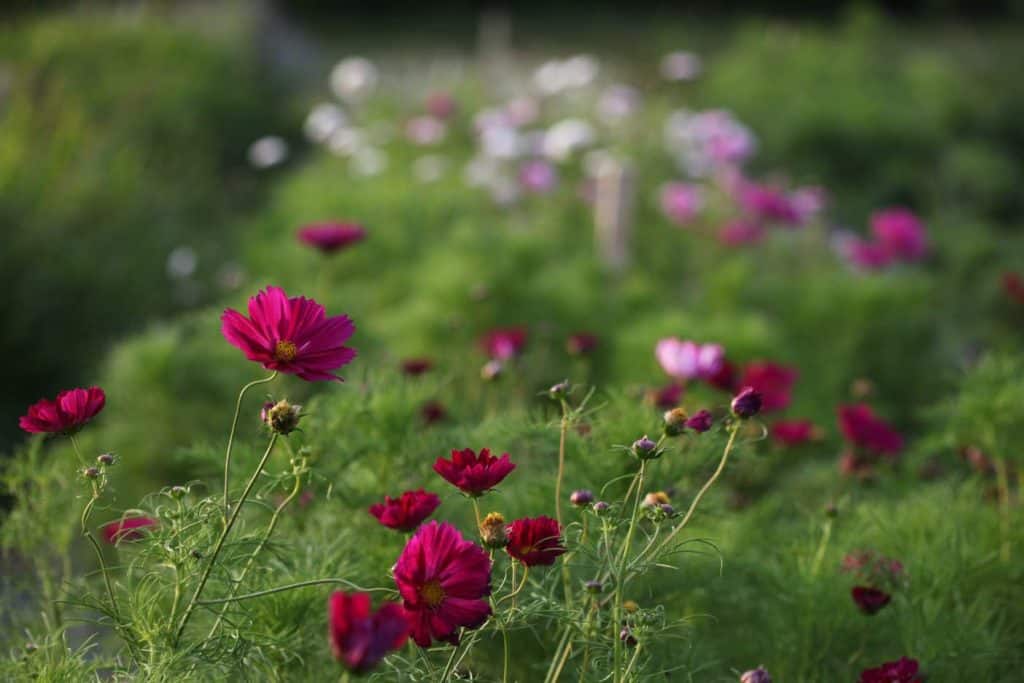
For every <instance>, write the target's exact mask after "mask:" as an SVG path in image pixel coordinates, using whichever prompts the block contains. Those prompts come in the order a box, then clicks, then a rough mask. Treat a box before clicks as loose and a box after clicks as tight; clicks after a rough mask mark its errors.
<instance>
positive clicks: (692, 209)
mask: <svg viewBox="0 0 1024 683" xmlns="http://www.w3.org/2000/svg"><path fill="white" fill-rule="evenodd" d="M703 206H704V195H703V192H702V191H701V188H700V187H699V186H698V185H693V184H691V183H666V184H665V185H663V186H662V188H661V211H662V213H664V214H665V216H666V217H667V218H668V219H669V220H670V221H672V222H673V223H675V224H676V225H686V224H687V223H689V222H690V221H692V220H693V219H694V218H696V217H697V215H698V214H699V213H700V210H701V208H702V207H703Z"/></svg>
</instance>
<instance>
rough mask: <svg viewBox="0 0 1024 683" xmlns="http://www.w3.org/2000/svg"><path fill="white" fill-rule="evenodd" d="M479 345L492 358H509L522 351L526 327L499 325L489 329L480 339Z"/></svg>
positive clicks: (502, 359) (504, 359) (524, 343)
mask: <svg viewBox="0 0 1024 683" xmlns="http://www.w3.org/2000/svg"><path fill="white" fill-rule="evenodd" d="M480 346H481V347H482V348H483V350H484V352H485V353H486V354H487V355H488V356H490V357H491V359H492V360H498V361H507V360H511V359H512V358H515V357H516V356H518V355H519V354H520V353H522V351H523V347H524V346H526V328H525V327H501V328H497V329H494V330H491V331H490V332H488V333H487V334H485V335H484V336H483V337H482V338H481V339H480Z"/></svg>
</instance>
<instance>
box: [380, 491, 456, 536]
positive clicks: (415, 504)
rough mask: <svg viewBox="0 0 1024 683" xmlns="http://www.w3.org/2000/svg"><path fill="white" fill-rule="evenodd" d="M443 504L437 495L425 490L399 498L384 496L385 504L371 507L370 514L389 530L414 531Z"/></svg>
mask: <svg viewBox="0 0 1024 683" xmlns="http://www.w3.org/2000/svg"><path fill="white" fill-rule="evenodd" d="M440 504H441V499H440V498H438V497H437V494H436V493H429V492H427V491H424V490H423V489H419V490H418V491H406V492H405V493H403V494H402V495H401V496H399V497H398V498H392V497H391V496H384V502H383V503H374V504H373V505H371V506H370V514H371V515H373V516H374V517H376V518H377V520H378V521H379V522H380V523H381V524H383V525H384V526H386V527H388V528H389V529H397V530H398V531H412V530H413V529H415V528H416V527H418V526H419V525H420V523H421V522H422V521H423V520H425V519H426V518H427V517H429V516H430V515H432V514H434V510H436V509H437V506H438V505H440Z"/></svg>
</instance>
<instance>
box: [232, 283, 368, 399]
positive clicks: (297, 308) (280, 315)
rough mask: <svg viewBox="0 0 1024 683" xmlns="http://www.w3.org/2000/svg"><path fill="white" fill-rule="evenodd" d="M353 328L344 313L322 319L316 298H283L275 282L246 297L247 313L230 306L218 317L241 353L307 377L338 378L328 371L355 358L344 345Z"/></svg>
mask: <svg viewBox="0 0 1024 683" xmlns="http://www.w3.org/2000/svg"><path fill="white" fill-rule="evenodd" d="M355 329H356V328H355V325H353V324H352V321H351V320H349V318H348V316H345V315H338V316H334V317H331V318H328V317H327V316H326V314H325V311H324V307H323V306H321V305H320V304H318V303H317V302H315V301H313V300H312V299H307V298H306V297H303V296H296V297H291V298H289V297H288V295H287V294H285V293H284V290H283V289H281V288H280V287H267V288H266V289H265V290H263V291H261V292H260V293H259V294H257V295H256V296H254V297H252V298H250V299H249V317H248V318H246V317H245V316H244V315H242V314H241V313H239V312H238V311H235V310H232V309H230V308H229V309H227V310H226V311H224V314H223V315H222V316H221V333H222V334H223V335H224V338H225V339H227V340H228V341H229V342H230V343H231V344H233V345H234V346H237V347H238V348H239V349H241V350H242V353H244V354H245V357H246V358H248V359H249V360H251V361H256V362H257V363H260V364H262V365H263V367H265V368H267V369H268V370H277V371H278V372H284V373H287V374H290V375H298V376H299V377H301V378H302V379H305V380H309V381H311V382H317V381H323V380H337V381H339V382H340V381H341V378H340V377H338V376H336V375H333V374H331V372H330V371H331V370H337V369H338V368H340V367H341V366H343V365H346V364H348V363H350V362H351V361H352V359H353V358H355V357H356V352H355V349H350V348H349V347H347V346H345V345H344V344H345V342H346V341H348V338H349V337H351V336H352V333H353V332H355Z"/></svg>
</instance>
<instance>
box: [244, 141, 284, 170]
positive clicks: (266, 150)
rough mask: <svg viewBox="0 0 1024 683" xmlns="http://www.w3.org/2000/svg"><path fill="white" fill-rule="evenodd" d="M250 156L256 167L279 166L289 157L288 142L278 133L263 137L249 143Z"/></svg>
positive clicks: (250, 160)
mask: <svg viewBox="0 0 1024 683" xmlns="http://www.w3.org/2000/svg"><path fill="white" fill-rule="evenodd" d="M248 157H249V163H250V164H252V166H254V167H255V168H270V167H272V166H277V165H278V164H280V163H282V162H283V161H284V160H285V159H287V158H288V143H287V142H286V141H285V139H284V138H282V137H278V136H276V135H268V136H266V137H262V138H260V139H259V140H257V141H256V142H254V143H252V144H251V145H249V152H248Z"/></svg>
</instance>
